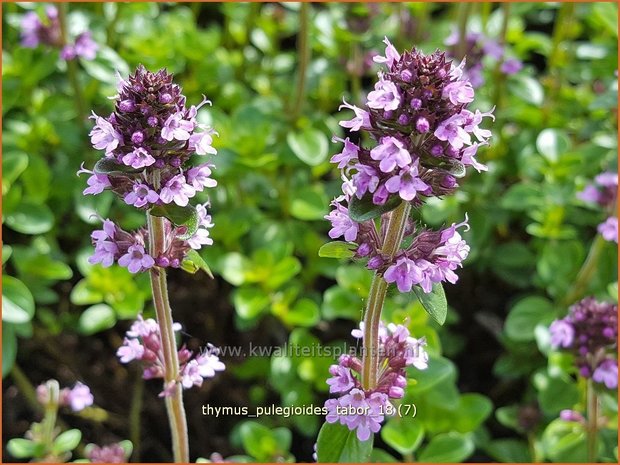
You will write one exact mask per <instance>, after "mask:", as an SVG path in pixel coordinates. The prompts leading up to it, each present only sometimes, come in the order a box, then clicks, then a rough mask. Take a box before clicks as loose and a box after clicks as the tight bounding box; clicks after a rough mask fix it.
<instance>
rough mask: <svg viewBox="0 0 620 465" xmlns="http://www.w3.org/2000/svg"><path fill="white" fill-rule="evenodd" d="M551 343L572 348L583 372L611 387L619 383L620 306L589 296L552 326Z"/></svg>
mask: <svg viewBox="0 0 620 465" xmlns="http://www.w3.org/2000/svg"><path fill="white" fill-rule="evenodd" d="M549 332H550V334H551V346H552V347H553V348H554V349H566V350H569V351H571V352H572V353H573V354H574V355H575V357H576V359H575V363H576V366H577V368H578V370H579V374H580V375H581V376H583V377H584V378H592V379H593V380H594V381H595V382H597V383H601V384H604V385H605V386H607V387H608V388H609V389H615V388H616V387H617V386H618V361H617V360H616V358H615V357H614V356H613V354H615V353H616V347H617V345H618V342H617V340H618V306H617V305H613V304H610V303H606V302H597V301H596V300H595V299H594V298H593V297H586V298H585V299H583V300H581V301H580V302H578V303H577V304H575V305H573V306H572V307H571V308H570V310H569V314H568V315H567V316H566V317H565V318H563V319H561V320H555V321H554V322H553V323H551V326H550V327H549Z"/></svg>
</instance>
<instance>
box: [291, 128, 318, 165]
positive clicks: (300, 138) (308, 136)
mask: <svg viewBox="0 0 620 465" xmlns="http://www.w3.org/2000/svg"><path fill="white" fill-rule="evenodd" d="M286 142H287V143H288V146H289V147H290V148H291V150H292V151H293V153H294V154H295V156H297V158H299V159H300V160H301V161H303V162H304V163H306V164H307V165H310V166H317V165H320V164H321V163H323V162H324V161H325V160H326V158H327V155H328V149H329V146H328V143H327V137H325V134H323V133H322V132H321V131H319V130H318V129H314V128H311V127H308V128H305V129H303V130H301V131H297V132H289V133H288V134H287V136H286Z"/></svg>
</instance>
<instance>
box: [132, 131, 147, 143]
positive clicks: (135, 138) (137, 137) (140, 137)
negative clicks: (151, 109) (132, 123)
mask: <svg viewBox="0 0 620 465" xmlns="http://www.w3.org/2000/svg"><path fill="white" fill-rule="evenodd" d="M131 142H133V143H134V144H141V143H142V142H144V133H143V132H142V131H136V132H134V133H133V134H132V135H131Z"/></svg>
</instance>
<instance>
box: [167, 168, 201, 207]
mask: <svg viewBox="0 0 620 465" xmlns="http://www.w3.org/2000/svg"><path fill="white" fill-rule="evenodd" d="M194 195H196V189H195V188H194V187H192V186H191V185H189V184H187V182H186V181H185V176H183V175H182V174H177V175H176V176H173V177H172V178H170V179H169V180H168V181H167V182H166V184H165V185H164V187H163V189H162V190H161V193H160V194H159V198H160V199H161V201H162V202H164V203H171V202H174V203H176V204H177V205H178V206H180V207H184V206H185V205H187V204H188V203H189V199H190V197H193V196H194Z"/></svg>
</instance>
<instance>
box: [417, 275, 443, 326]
mask: <svg viewBox="0 0 620 465" xmlns="http://www.w3.org/2000/svg"><path fill="white" fill-rule="evenodd" d="M413 292H415V295H416V296H417V298H418V300H419V301H420V303H421V304H422V306H423V307H424V310H426V311H427V312H428V314H429V315H430V316H431V317H433V319H434V320H435V321H436V322H437V323H439V324H440V325H443V324H444V323H445V321H446V315H447V314H448V301H447V300H446V294H445V292H444V290H443V286H442V285H441V283H434V284H433V289H432V291H431V292H428V293H426V292H424V291H423V290H422V288H421V287H419V286H414V287H413Z"/></svg>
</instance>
